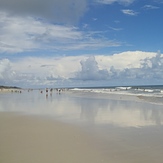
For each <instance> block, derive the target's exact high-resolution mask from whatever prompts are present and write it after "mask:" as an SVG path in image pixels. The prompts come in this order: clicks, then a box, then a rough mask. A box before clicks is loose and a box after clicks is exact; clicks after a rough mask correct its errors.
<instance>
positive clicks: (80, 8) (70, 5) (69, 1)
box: [0, 0, 87, 23]
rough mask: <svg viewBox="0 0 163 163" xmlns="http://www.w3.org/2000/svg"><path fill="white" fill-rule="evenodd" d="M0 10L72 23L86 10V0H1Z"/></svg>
mask: <svg viewBox="0 0 163 163" xmlns="http://www.w3.org/2000/svg"><path fill="white" fill-rule="evenodd" d="M0 10H2V11H8V12H10V14H12V15H17V16H20V15H24V16H34V17H38V18H44V19H47V20H50V21H53V22H56V23H74V22H77V21H78V20H79V19H80V17H81V16H83V14H84V13H85V12H86V10H87V0H82V1H81V0H46V1H40V0H14V1H13V0H1V1H0Z"/></svg>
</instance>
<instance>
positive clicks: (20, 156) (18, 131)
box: [0, 113, 102, 163]
mask: <svg viewBox="0 0 163 163" xmlns="http://www.w3.org/2000/svg"><path fill="white" fill-rule="evenodd" d="M98 155H99V154H98V152H97V150H96V149H95V148H93V144H92V141H91V139H90V137H89V136H88V135H87V136H86V135H85V134H84V133H82V132H81V131H80V130H79V129H77V128H75V127H72V126H70V125H66V124H63V123H59V122H56V121H53V120H48V119H44V118H39V117H33V116H22V115H16V114H14V113H0V162H1V163H45V162H47V163H54V162H56V163H91V162H92V163H99V162H101V159H102V157H99V156H98Z"/></svg>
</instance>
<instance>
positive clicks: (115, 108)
mask: <svg viewBox="0 0 163 163" xmlns="http://www.w3.org/2000/svg"><path fill="white" fill-rule="evenodd" d="M0 111H1V112H0V131H1V132H0V144H1V145H0V153H1V154H0V155H1V157H0V158H1V161H0V162H7V161H8V162H10V161H11V160H12V159H13V158H15V160H16V159H18V160H16V161H17V162H21V161H20V160H23V159H24V160H26V162H29V161H30V162H32V160H33V162H40V161H41V160H42V161H44V162H45V161H46V162H47V161H48V162H54V160H57V159H58V160H57V161H58V162H59V161H60V162H65V161H66V162H79V160H80V161H81V162H109V163H119V162H121V163H138V162H139V163H141V162H142V163H144V162H148V163H153V162H155V163H162V162H163V155H162V151H163V136H162V135H163V127H162V124H163V107H162V105H156V104H151V103H147V102H143V101H141V100H139V98H136V97H126V96H125V97H124V96H122V95H116V96H114V97H113V96H109V95H107V96H104V95H100V94H98V95H97V94H80V95H79V94H76V93H69V92H62V93H61V94H59V93H57V92H53V93H52V94H48V96H46V94H45V93H42V94H41V93H40V91H31V92H27V91H24V92H22V93H21V94H19V93H7V94H0ZM6 112H7V113H6ZM11 113H12V114H11ZM13 114H14V115H13ZM45 133H48V134H45ZM74 135H76V136H75V137H77V139H72V138H73V137H74ZM30 138H32V139H30ZM56 138H61V139H58V142H57V143H58V144H55V143H56V141H55V140H56ZM19 140H20V141H19ZM47 140H48V141H47ZM25 142H26V143H25ZM27 142H28V143H27ZM63 142H64V143H63ZM17 143H18V144H17ZM78 143H79V144H80V145H79V146H78V145H77V144H78ZM41 147H42V148H41ZM44 147H45V148H44ZM31 148H32V150H31ZM45 149H46V150H45ZM13 151H14V152H13ZM23 151H24V152H23ZM19 153H20V154H21V155H20V154H19ZM55 154H56V155H55ZM2 156H3V157H2ZM54 156H55V157H54ZM62 156H63V157H62ZM68 156H71V157H68ZM72 156H73V157H72ZM43 157H44V159H43ZM32 158H33V159H32ZM63 158H65V159H63ZM76 160H78V161H76ZM16 161H15V162H16Z"/></svg>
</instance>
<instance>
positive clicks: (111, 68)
mask: <svg viewBox="0 0 163 163" xmlns="http://www.w3.org/2000/svg"><path fill="white" fill-rule="evenodd" d="M162 79H163V55H162V54H160V53H159V52H158V53H154V52H141V51H128V52H123V53H118V54H114V55H94V56H87V55H82V56H66V57H64V56H62V57H46V58H45V57H24V58H20V59H19V60H13V61H12V60H8V59H2V60H0V82H1V84H2V83H4V84H7V85H13V86H21V87H46V86H48V87H54V86H55V87H57V86H63V87H64V86H83V85H84V86H97V85H98V86H99V85H101V86H102V85H123V84H125V85H137V84H161V83H162Z"/></svg>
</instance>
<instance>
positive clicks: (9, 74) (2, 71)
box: [0, 59, 15, 84]
mask: <svg viewBox="0 0 163 163" xmlns="http://www.w3.org/2000/svg"><path fill="white" fill-rule="evenodd" d="M14 76H15V72H14V71H13V70H12V68H11V63H10V61H9V60H8V59H2V60H0V83H1V84H8V82H9V81H12V79H13V78H14Z"/></svg>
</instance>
